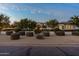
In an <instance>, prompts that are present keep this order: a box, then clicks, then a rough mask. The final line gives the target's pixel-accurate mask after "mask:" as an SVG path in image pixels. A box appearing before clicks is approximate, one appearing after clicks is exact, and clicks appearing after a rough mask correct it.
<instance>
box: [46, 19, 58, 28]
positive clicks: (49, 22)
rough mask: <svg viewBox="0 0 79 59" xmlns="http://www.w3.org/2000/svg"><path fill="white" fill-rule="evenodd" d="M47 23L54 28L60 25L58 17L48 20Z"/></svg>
mask: <svg viewBox="0 0 79 59" xmlns="http://www.w3.org/2000/svg"><path fill="white" fill-rule="evenodd" d="M46 24H47V25H48V26H49V27H51V28H54V27H56V26H57V25H58V21H57V20H56V19H52V20H49V21H47V22H46Z"/></svg>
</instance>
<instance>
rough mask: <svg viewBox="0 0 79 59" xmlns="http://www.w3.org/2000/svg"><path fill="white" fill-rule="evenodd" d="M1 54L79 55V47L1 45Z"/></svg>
mask: <svg viewBox="0 0 79 59" xmlns="http://www.w3.org/2000/svg"><path fill="white" fill-rule="evenodd" d="M0 56H79V47H38V46H37V47H29V46H28V47H25V46H0Z"/></svg>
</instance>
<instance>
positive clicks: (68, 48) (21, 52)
mask: <svg viewBox="0 0 79 59" xmlns="http://www.w3.org/2000/svg"><path fill="white" fill-rule="evenodd" d="M65 34H66V35H65V36H56V35H55V33H54V32H50V37H45V39H44V40H38V39H36V38H35V36H34V37H27V36H21V38H20V39H19V40H10V36H7V35H5V32H2V33H1V35H0V56H79V36H72V35H71V32H66V33H65Z"/></svg>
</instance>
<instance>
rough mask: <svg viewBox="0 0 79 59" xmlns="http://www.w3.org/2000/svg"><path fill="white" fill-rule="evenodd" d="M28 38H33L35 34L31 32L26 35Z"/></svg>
mask: <svg viewBox="0 0 79 59" xmlns="http://www.w3.org/2000/svg"><path fill="white" fill-rule="evenodd" d="M26 36H29V37H32V36H34V34H33V32H30V31H29V32H27V33H26Z"/></svg>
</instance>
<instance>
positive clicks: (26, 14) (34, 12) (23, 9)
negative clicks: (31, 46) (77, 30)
mask: <svg viewBox="0 0 79 59" xmlns="http://www.w3.org/2000/svg"><path fill="white" fill-rule="evenodd" d="M0 14H5V15H7V16H9V17H10V21H11V22H14V21H19V20H21V19H24V18H28V19H31V20H34V21H37V22H46V21H48V20H50V19H57V20H58V21H59V22H64V21H68V20H70V17H72V16H74V15H76V16H79V4H78V3H0Z"/></svg>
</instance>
